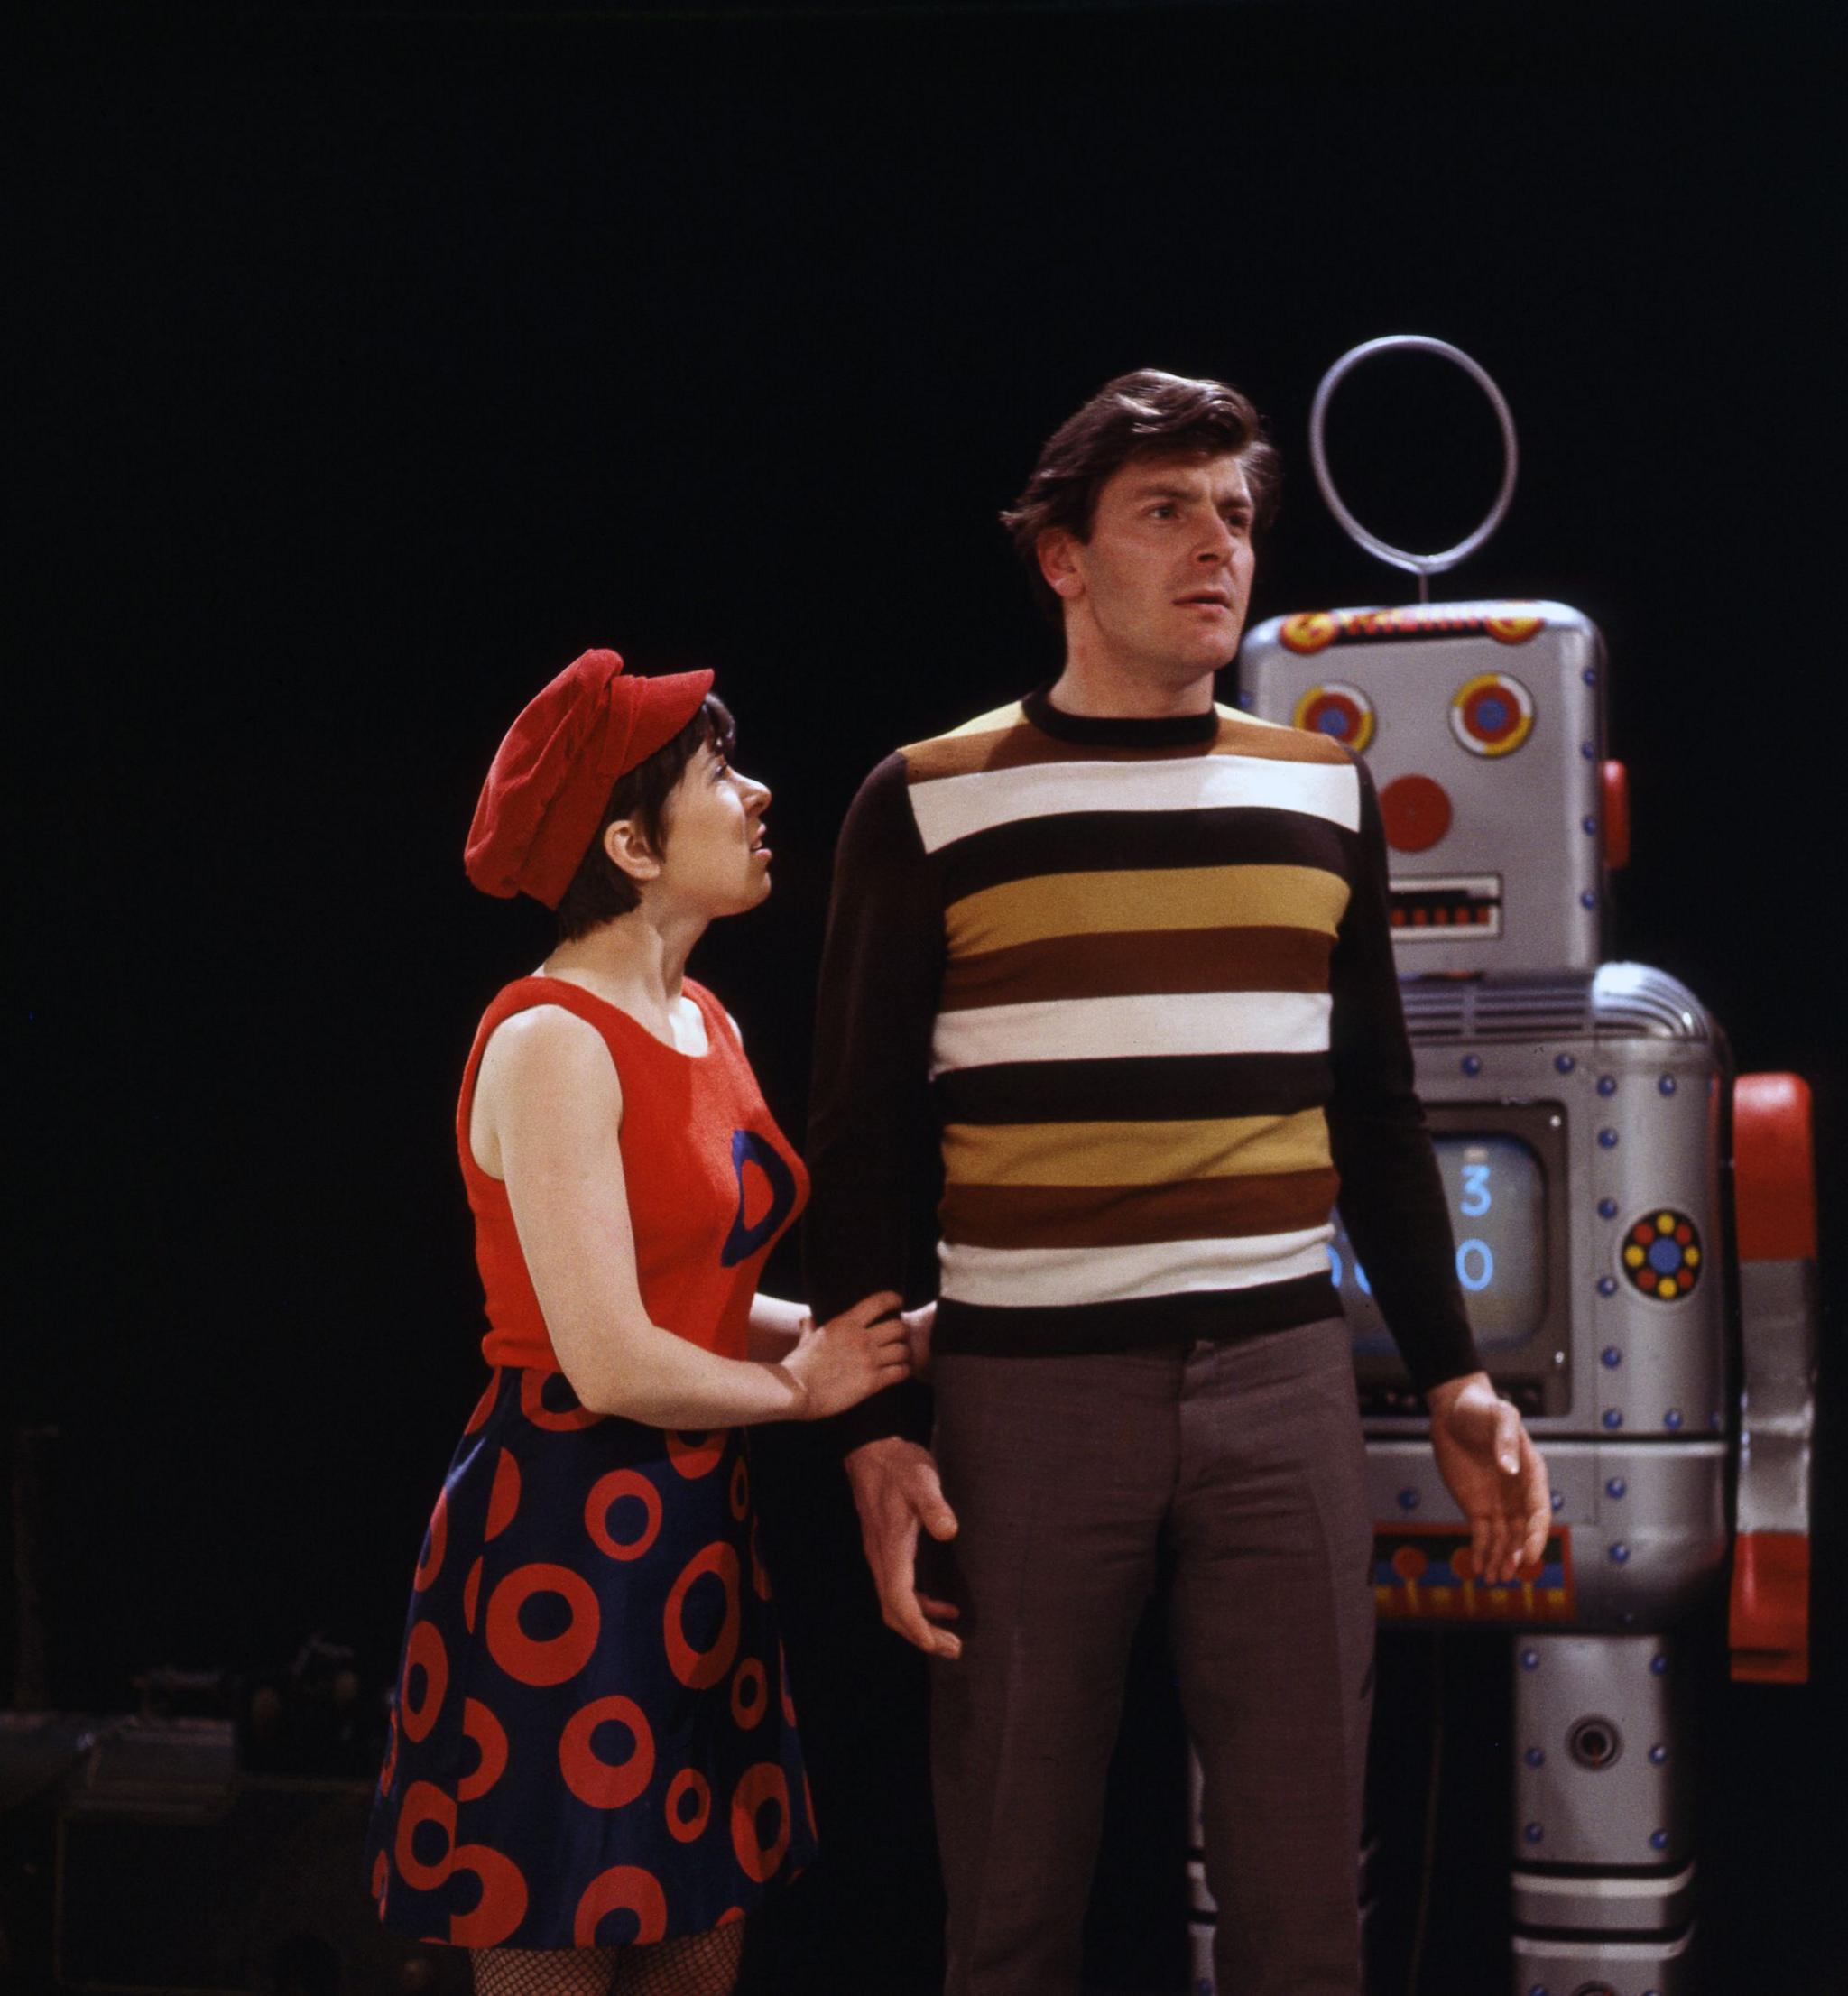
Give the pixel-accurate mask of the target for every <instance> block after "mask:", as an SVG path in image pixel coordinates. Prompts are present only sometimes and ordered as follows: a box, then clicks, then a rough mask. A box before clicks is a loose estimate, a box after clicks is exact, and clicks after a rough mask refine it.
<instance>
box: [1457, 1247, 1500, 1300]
mask: <svg viewBox="0 0 1848 1996" xmlns="http://www.w3.org/2000/svg"><path fill="white" fill-rule="evenodd" d="M1456 1280H1458V1281H1459V1282H1461V1283H1462V1284H1463V1286H1464V1288H1465V1289H1469V1290H1471V1291H1474V1290H1477V1289H1487V1288H1488V1286H1489V1284H1490V1283H1491V1282H1492V1281H1493V1280H1495V1257H1494V1255H1493V1254H1492V1253H1491V1252H1490V1251H1489V1243H1487V1242H1486V1241H1461V1242H1459V1243H1457V1248H1456Z"/></svg>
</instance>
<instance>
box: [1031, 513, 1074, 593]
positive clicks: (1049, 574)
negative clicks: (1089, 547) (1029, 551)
mask: <svg viewBox="0 0 1848 1996" xmlns="http://www.w3.org/2000/svg"><path fill="white" fill-rule="evenodd" d="M1078 547H1079V541H1078V538H1077V536H1076V534H1075V533H1073V531H1071V529H1070V528H1069V527H1049V528H1047V530H1046V531H1045V532H1044V533H1042V534H1041V535H1040V536H1039V540H1038V541H1036V542H1035V543H1034V547H1033V552H1034V553H1035V554H1036V555H1038V556H1039V573H1040V574H1041V575H1043V576H1044V577H1045V578H1046V581H1047V586H1048V587H1049V588H1050V589H1051V590H1052V591H1053V593H1054V594H1055V595H1057V596H1063V597H1064V598H1065V600H1066V601H1067V603H1075V602H1076V600H1077V599H1078V597H1080V596H1083V595H1084V593H1085V578H1084V577H1083V576H1082V575H1080V574H1079V572H1078Z"/></svg>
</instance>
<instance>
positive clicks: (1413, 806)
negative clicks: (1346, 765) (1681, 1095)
mask: <svg viewBox="0 0 1848 1996" xmlns="http://www.w3.org/2000/svg"><path fill="white" fill-rule="evenodd" d="M1603 663H1604V648H1603V640H1602V639H1601V638H1600V637H1599V635H1598V633H1597V630H1596V627H1595V626H1594V624H1591V623H1590V622H1589V621H1588V620H1587V619H1586V618H1585V617H1582V616H1581V615H1579V614H1578V613H1577V611H1575V610H1569V609H1567V608H1566V606H1565V605H1563V604H1558V603H1452V604H1437V603H1433V604H1423V605H1414V606H1409V607H1407V608H1404V609H1376V610H1328V611H1312V612H1307V613H1305V614H1302V615H1296V616H1290V617H1274V618H1272V619H1271V622H1270V623H1268V624H1263V625H1261V627H1260V628H1259V629H1257V630H1255V631H1253V632H1252V633H1250V635H1249V636H1248V637H1247V638H1246V639H1245V643H1244V649H1243V652H1242V653H1241V654H1240V662H1239V675H1240V680H1241V685H1242V688H1243V690H1242V691H1241V694H1240V697H1239V698H1240V705H1241V706H1243V707H1246V708H1248V709H1249V710H1250V711H1251V712H1252V713H1254V714H1256V715H1258V716H1261V718H1263V719H1265V720H1271V721H1281V722H1284V723H1285V724H1287V725H1294V726H1297V727H1305V728H1315V729H1318V730H1320V731H1321V732H1322V733H1323V734H1325V735H1333V736H1335V739H1336V740H1337V741H1341V742H1344V743H1346V744H1347V745H1348V746H1349V747H1350V748H1353V749H1354V750H1356V751H1358V752H1359V753H1361V754H1363V755H1364V756H1365V757H1366V760H1367V763H1368V766H1369V768H1370V769H1371V770H1372V775H1373V781H1374V783H1375V785H1376V786H1377V788H1378V790H1379V792H1380V808H1381V816H1382V817H1383V818H1384V820H1385V827H1386V844H1387V857H1388V864H1389V869H1390V873H1391V892H1392V924H1393V940H1394V943H1395V945H1396V947H1397V948H1398V953H1399V968H1400V975H1401V976H1406V977H1414V976H1422V975H1430V974H1433V973H1441V972H1449V973H1457V972H1472V971H1475V972H1481V971H1494V972H1498V973H1505V972H1537V971H1558V970H1586V971H1589V970H1593V969H1594V968H1595V967H1596V966H1597V965H1598V963H1599V961H1600V960H1601V951H1600V948H1599V941H1600V934H1601V929H1602V926H1603V921H1602V918H1603V907H1604V902H1605V899H1606V895H1605V882H1606V877H1607V870H1608V868H1609V867H1610V866H1612V865H1621V864H1622V859H1623V852H1622V847H1623V845H1624V843H1625V842H1626V841H1627V838H1628V824H1627V818H1628V810H1627V807H1626V806H1625V804H1624V802H1623V799H1622V772H1621V771H1618V770H1617V768H1616V765H1615V764H1612V765H1610V767H1611V769H1612V771H1615V772H1616V773H1615V774H1614V775H1612V776H1607V774H1606V766H1605V764H1604V761H1603V754H1604V745H1603V744H1604V699H1603Z"/></svg>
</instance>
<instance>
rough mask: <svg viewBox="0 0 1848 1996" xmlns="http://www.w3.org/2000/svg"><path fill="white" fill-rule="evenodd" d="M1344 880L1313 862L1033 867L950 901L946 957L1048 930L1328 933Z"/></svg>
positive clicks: (1343, 902) (1344, 895)
mask: <svg viewBox="0 0 1848 1996" xmlns="http://www.w3.org/2000/svg"><path fill="white" fill-rule="evenodd" d="M1348 893H1349V890H1348V885H1347V882H1345V881H1344V880H1343V879H1342V878H1341V877H1340V875H1339V874H1336V873H1328V872H1326V870H1325V869H1324V868H1322V867H1320V866H1182V867H1128V868H1123V869H1122V870H1120V871H1112V872H1108V873H1035V874H1030V875H1029V876H1028V877H1027V878H1026V879H1024V880H1010V881H1003V882H1001V883H1000V884H999V885H998V886H994V887H984V888H982V889H980V890H979V891H978V892H975V893H973V894H965V895H964V896H963V897H962V898H961V900H959V901H952V902H951V904H950V905H949V907H948V908H947V910H945V913H944V933H945V939H946V940H947V943H948V945H949V952H950V955H951V956H952V957H957V956H981V955H984V954H986V953H987V952H988V951H990V950H995V949H1012V948H1016V947H1019V946H1020V945H1021V944H1022V943H1030V942H1041V941H1044V940H1047V939H1048V938H1052V937H1055V936H1059V937H1063V936H1096V935H1105V934H1111V933H1113V932H1117V931H1132V932H1142V931H1147V930H1150V929H1306V930H1316V931H1319V932H1320V933H1321V934H1322V935H1324V936H1326V937H1328V938H1331V939H1332V938H1333V937H1334V935H1335V929H1336V927H1337V926H1338V924H1339V923H1340V920H1341V918H1342V915H1343V913H1344V911H1345V910H1346V908H1347V902H1348Z"/></svg>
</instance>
